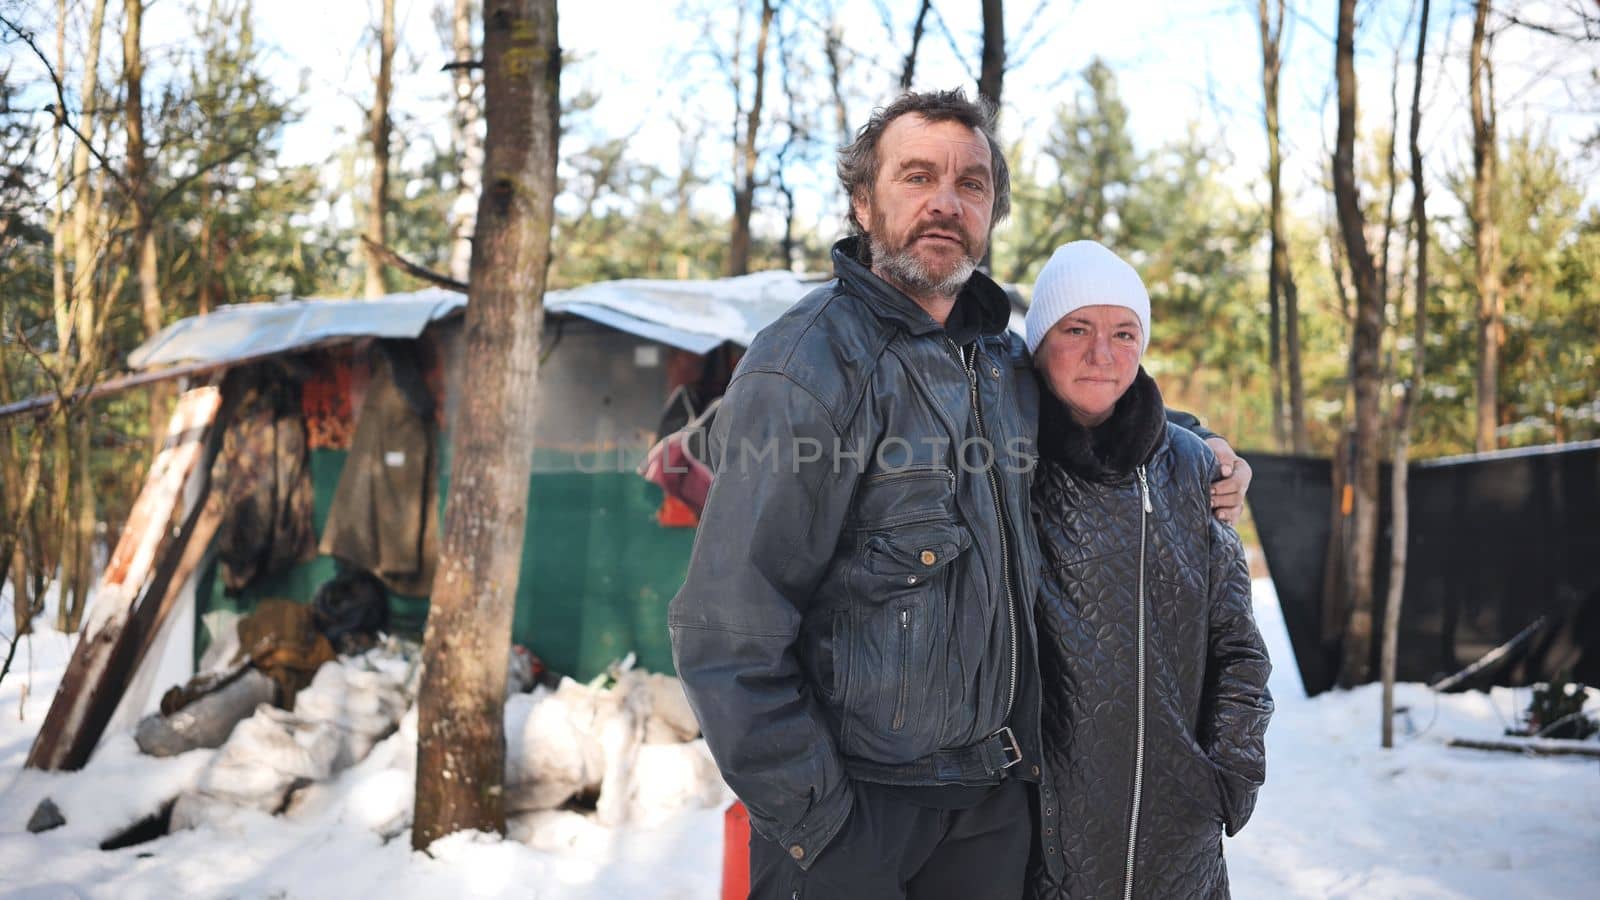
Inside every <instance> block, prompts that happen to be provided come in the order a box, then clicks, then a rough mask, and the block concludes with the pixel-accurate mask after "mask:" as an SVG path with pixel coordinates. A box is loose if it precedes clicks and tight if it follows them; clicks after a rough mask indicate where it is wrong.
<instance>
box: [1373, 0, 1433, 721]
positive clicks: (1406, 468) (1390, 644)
mask: <svg viewBox="0 0 1600 900" xmlns="http://www.w3.org/2000/svg"><path fill="white" fill-rule="evenodd" d="M1427 47H1428V0H1422V19H1421V21H1420V22H1419V23H1418V25H1417V58H1416V73H1415V76H1414V78H1413V79H1412V82H1411V128H1410V133H1409V138H1410V145H1411V230H1412V235H1413V240H1414V241H1415V243H1416V245H1417V283H1416V288H1415V290H1416V311H1415V313H1414V316H1415V318H1414V319H1413V320H1412V323H1411V327H1412V332H1411V378H1410V380H1408V381H1407V382H1406V390H1405V393H1404V394H1403V395H1401V397H1400V405H1399V408H1397V409H1396V410H1395V424H1394V469H1393V472H1394V475H1393V479H1392V481H1391V483H1390V490H1391V494H1390V497H1389V509H1390V516H1389V524H1390V529H1391V532H1390V543H1389V594H1388V596H1387V597H1386V598H1385V599H1384V607H1383V651H1382V654H1381V665H1382V678H1383V728H1382V742H1383V746H1384V747H1385V748H1389V747H1393V746H1394V678H1395V666H1396V658H1397V657H1398V655H1399V650H1400V605H1401V602H1402V600H1403V599H1404V596H1405V585H1406V543H1407V541H1408V540H1409V539H1410V534H1411V526H1410V522H1411V516H1410V511H1411V504H1410V501H1409V499H1408V498H1407V496H1406V485H1407V482H1408V481H1409V477H1408V476H1409V474H1410V465H1409V456H1410V452H1411V411H1412V409H1414V408H1415V407H1416V405H1417V398H1418V396H1419V395H1420V393H1421V391H1422V375H1423V363H1424V362H1425V360H1426V355H1427V354H1426V351H1427V341H1426V338H1427V336H1428V203H1427V200H1428V192H1427V190H1426V187H1425V186H1424V184H1423V180H1424V179H1423V169H1422V147H1421V145H1420V144H1418V142H1417V136H1418V135H1419V134H1421V133H1422V64H1423V62H1424V60H1425V59H1426V52H1427Z"/></svg>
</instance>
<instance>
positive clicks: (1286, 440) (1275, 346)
mask: <svg viewBox="0 0 1600 900" xmlns="http://www.w3.org/2000/svg"><path fill="white" fill-rule="evenodd" d="M1276 6H1277V10H1276V14H1275V15H1274V14H1273V12H1272V9H1271V7H1270V6H1269V4H1268V2H1267V0H1259V3H1258V16H1259V25H1260V31H1261V86H1262V91H1263V93H1264V94H1265V100H1266V102H1265V104H1264V105H1263V110H1264V114H1265V118H1266V128H1267V182H1268V185H1269V189H1270V192H1271V201H1270V204H1271V208H1270V210H1269V212H1268V215H1269V216H1270V227H1271V229H1272V254H1271V257H1270V262H1269V265H1268V268H1267V311H1268V323H1269V327H1268V331H1269V332H1270V334H1271V341H1272V344H1271V347H1270V349H1269V350H1268V359H1269V361H1270V365H1271V369H1272V431H1273V435H1274V437H1275V438H1276V440H1277V442H1278V446H1279V447H1280V448H1281V447H1284V446H1290V447H1292V448H1293V450H1294V452H1295V453H1307V452H1309V450H1310V447H1309V440H1308V438H1307V436H1306V418H1305V403H1306V395H1305V384H1304V381H1303V379H1302V377H1301V373H1300V298H1299V291H1298V290H1297V289H1296V287H1295V282H1294V272H1293V271H1292V270H1291V268H1290V266H1289V237H1288V234H1287V233H1286V232H1285V228H1284V209H1283V179H1282V172H1283V154H1282V150H1281V148H1280V145H1279V141H1278V76H1279V73H1280V72H1281V71H1282V67H1283V23H1284V0H1277V4H1276ZM1285 357H1287V363H1288V367H1287V368H1288V372H1287V376H1288V377H1287V381H1288V397H1287V405H1286V403H1285V397H1284V382H1285V371H1284V362H1285Z"/></svg>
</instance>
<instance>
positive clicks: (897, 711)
mask: <svg viewBox="0 0 1600 900" xmlns="http://www.w3.org/2000/svg"><path fill="white" fill-rule="evenodd" d="M910 671H911V608H910V607H907V606H903V607H901V608H900V694H899V696H898V697H897V698H896V699H895V702H894V721H893V722H891V723H889V728H890V730H891V731H899V730H900V729H901V728H904V727H905V724H906V696H907V695H908V694H909V693H910V692H911V678H910V675H909V673H910Z"/></svg>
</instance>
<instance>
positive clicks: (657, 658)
mask: <svg viewBox="0 0 1600 900" xmlns="http://www.w3.org/2000/svg"><path fill="white" fill-rule="evenodd" d="M345 456H346V454H345V452H344V451H341V450H313V451H311V473H312V482H313V488H314V493H315V498H316V499H315V511H314V516H315V522H316V526H317V531H318V533H319V534H320V533H321V531H322V527H323V524H324V523H325V522H326V521H327V518H328V510H329V507H330V506H331V504H332V502H333V494H334V489H335V488H336V486H337V485H338V483H339V473H340V471H341V470H342V469H343V467H344V460H345ZM539 461H540V462H541V463H543V464H542V465H540V466H538V467H536V468H537V469H539V470H542V471H536V473H535V474H534V475H533V476H532V478H531V480H530V485H529V515H528V527H527V532H526V536H525V538H524V549H523V556H522V577H521V579H520V583H519V585H518V588H517V607H516V615H515V621H514V623H513V626H512V640H514V641H516V642H517V643H519V644H523V645H525V646H527V647H528V648H529V649H530V650H532V651H533V652H534V653H535V654H536V655H538V656H539V657H540V658H541V659H543V660H544V662H545V665H546V666H548V667H549V668H550V669H552V670H553V671H556V672H560V673H563V674H568V675H572V676H574V677H576V678H578V679H580V680H587V679H589V678H592V677H594V676H595V675H597V674H599V673H600V672H602V671H604V670H605V667H606V666H607V665H608V664H609V663H610V662H611V661H612V660H615V659H618V658H620V657H622V656H623V655H625V654H627V653H628V652H630V651H631V652H633V653H636V654H637V655H638V659H639V665H640V666H642V667H643V668H645V669H648V670H650V671H656V672H671V671H673V668H672V650H671V645H670V643H669V639H668V634H667V624H666V622H667V603H668V601H670V600H671V599H672V596H673V594H675V593H676V592H677V590H678V587H679V585H681V584H682V583H683V578H684V574H685V572H686V570H687V567H688V563H689V551H690V548H691V546H692V545H693V542H694V531H693V529H688V528H662V527H661V526H660V525H658V524H656V519H655V512H656V509H657V507H659V506H660V504H661V489H660V488H658V487H656V486H655V485H652V484H650V483H648V482H646V481H645V480H644V479H642V478H640V477H639V476H638V475H636V474H634V473H633V472H631V471H604V472H597V473H592V474H590V473H585V472H581V471H576V470H575V469H574V468H573V467H572V466H571V465H567V466H563V465H560V462H561V461H559V460H554V461H553V460H549V459H547V458H544V457H541V459H540V460H539ZM552 468H555V469H565V471H550V469H552ZM440 471H441V472H444V473H448V471H449V451H448V447H447V448H445V453H444V456H443V459H442V460H441V465H440ZM448 482H449V479H448V476H447V475H442V476H441V478H440V485H441V490H440V496H441V503H440V506H441V510H442V508H443V499H442V498H443V496H444V494H445V492H446V491H447V490H448ZM441 520H442V516H441ZM336 572H337V564H336V563H335V562H334V560H333V559H332V558H330V557H326V556H318V557H317V558H316V559H314V560H311V561H309V562H306V563H302V564H300V565H297V566H293V567H291V568H289V569H287V570H285V571H282V572H277V573H273V574H272V575H268V576H264V577H262V578H260V579H258V580H257V581H256V582H254V583H252V584H251V585H249V586H248V587H246V588H245V589H244V591H242V592H241V593H240V594H238V595H229V594H227V593H226V592H225V590H224V589H223V586H222V581H221V579H220V578H218V577H216V567H215V564H214V563H208V564H207V566H206V568H205V569H204V570H203V571H202V573H201V576H200V578H201V580H200V583H199V585H198V593H197V601H198V603H199V607H200V612H201V613H202V614H203V613H205V612H207V611H210V610H215V609H229V610H235V611H239V612H245V611H248V610H250V609H254V608H255V605H256V604H257V603H258V602H260V601H261V600H263V599H265V598H267V597H286V598H289V599H293V600H297V601H300V602H302V603H309V602H311V598H312V597H313V596H314V595H315V594H316V590H317V588H318V587H319V586H320V585H321V584H322V583H323V582H325V581H327V580H328V579H329V578H332V577H333V576H334V574H335V573H336ZM389 607H390V618H391V621H392V624H393V626H394V627H395V628H396V629H397V630H400V631H404V632H410V633H413V634H416V635H420V634H421V632H422V628H423V624H424V622H425V620H426V618H427V608H428V601H427V600H426V599H425V598H416V597H404V596H399V595H395V594H391V595H390V598H389ZM196 629H197V633H196V641H195V655H196V659H198V658H199V657H200V655H201V654H203V653H204V652H205V648H206V647H207V646H209V644H210V643H211V635H210V634H209V633H207V632H206V629H205V625H204V623H203V621H201V620H200V617H198V616H197V617H196Z"/></svg>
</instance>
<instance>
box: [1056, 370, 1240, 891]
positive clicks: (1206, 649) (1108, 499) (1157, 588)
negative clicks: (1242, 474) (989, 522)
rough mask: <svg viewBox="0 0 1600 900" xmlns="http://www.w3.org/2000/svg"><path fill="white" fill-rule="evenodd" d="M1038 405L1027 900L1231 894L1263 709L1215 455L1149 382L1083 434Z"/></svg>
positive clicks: (1142, 377)
mask: <svg viewBox="0 0 1600 900" xmlns="http://www.w3.org/2000/svg"><path fill="white" fill-rule="evenodd" d="M1041 394H1042V396H1041V401H1040V405H1041V419H1040V436H1039V440H1040V453H1041V457H1042V461H1041V464H1040V468H1039V471H1038V473H1037V475H1036V479H1035V483H1034V486H1033V501H1034V502H1033V517H1034V520H1035V523H1036V526H1037V529H1038V536H1039V542H1040V548H1041V550H1042V552H1043V556H1044V571H1043V581H1042V585H1041V590H1040V594H1039V599H1038V606H1037V608H1036V611H1035V615H1036V618H1037V624H1038V630H1039V665H1040V671H1041V677H1042V679H1043V691H1044V697H1043V702H1044V709H1043V718H1042V726H1043V734H1044V739H1045V751H1044V752H1045V759H1046V779H1045V781H1044V783H1043V784H1042V785H1041V787H1040V813H1041V817H1040V835H1039V837H1040V840H1039V842H1038V852H1037V854H1036V858H1035V859H1034V860H1033V862H1032V865H1031V866H1030V878H1029V882H1030V890H1031V892H1032V894H1033V895H1034V896H1036V897H1042V898H1075V900H1090V898H1095V900H1099V898H1112V900H1114V898H1132V897H1149V898H1163V900H1166V898H1180V897H1181V898H1191V897H1206V898H1211V897H1227V896H1228V876H1227V869H1226V866H1225V865H1224V863H1223V859H1222V833H1223V830H1224V829H1226V831H1227V833H1228V834H1230V835H1231V834H1233V833H1235V832H1237V831H1238V830H1239V829H1240V828H1241V827H1243V826H1244V824H1245V821H1246V820H1247V819H1249V817H1250V812H1251V810H1252V809H1253V808H1254V806H1255V797H1256V790H1257V789H1258V788H1259V787H1260V786H1261V784H1262V781H1263V780H1264V779H1265V776H1266V760H1265V745H1264V741H1263V738H1264V735H1265V732H1266V728H1267V720H1268V718H1269V717H1270V716H1271V714H1272V699H1271V697H1270V696H1269V695H1268V693H1267V675H1268V673H1269V672H1270V670H1271V665H1270V663H1269V662H1268V660H1267V654H1266V648H1265V646H1264V645H1263V644H1262V640H1261V635H1260V633H1259V632H1258V631H1257V630H1256V626H1255V620H1254V618H1253V617H1252V615H1251V611H1250V579H1249V573H1248V570H1247V568H1246V566H1245V560H1244V552H1243V549H1242V548H1241V546H1240V544H1239V538H1238V536H1237V535H1236V534H1235V533H1234V532H1233V530H1232V529H1231V528H1228V527H1227V526H1224V525H1222V524H1220V523H1218V522H1217V521H1216V520H1215V519H1214V518H1213V517H1212V516H1211V512H1210V508H1209V507H1210V504H1209V499H1208V491H1207V486H1208V485H1209V484H1210V482H1211V481H1212V480H1213V476H1214V475H1215V469H1216V461H1215V458H1214V457H1213V456H1212V455H1211V452H1210V450H1209V449H1207V448H1206V447H1205V445H1204V444H1203V443H1202V442H1201V441H1200V440H1199V439H1197V438H1196V437H1195V436H1194V435H1192V434H1189V433H1186V432H1185V431H1183V430H1182V429H1180V428H1177V427H1175V426H1171V425H1168V424H1167V423H1166V421H1165V420H1164V418H1163V416H1162V414H1161V410H1162V403H1161V395H1160V392H1159V391H1158V390H1157V389H1156V385H1155V382H1154V381H1152V380H1151V379H1150V378H1149V376H1148V375H1146V374H1145V373H1144V372H1143V370H1141V371H1140V373H1139V376H1138V379H1137V381H1136V382H1135V384H1134V386H1133V387H1132V388H1130V389H1129V391H1128V393H1127V394H1125V395H1124V396H1123V399H1122V400H1121V401H1120V402H1119V404H1118V406H1117V408H1116V410H1115V412H1114V413H1113V416H1112V418H1111V419H1110V420H1109V421H1108V422H1107V423H1106V424H1105V425H1102V426H1101V427H1099V428H1096V429H1094V430H1093V431H1090V430H1088V429H1084V428H1082V427H1080V426H1077V425H1076V424H1074V423H1072V422H1071V421H1070V419H1069V418H1068V416H1067V413H1066V410H1065V409H1064V407H1062V405H1061V404H1060V402H1059V401H1057V400H1056V399H1055V398H1054V397H1053V396H1052V395H1050V393H1049V392H1048V391H1043V392H1041ZM1057 856H1059V857H1060V859H1061V861H1062V862H1063V863H1064V864H1065V865H1064V869H1065V875H1064V876H1063V877H1061V878H1052V877H1051V876H1050V874H1049V871H1048V869H1057V870H1059V869H1060V868H1061V867H1060V866H1059V865H1051V866H1049V867H1048V868H1047V866H1046V865H1045V863H1047V862H1048V863H1055V860H1054V859H1052V858H1051V857H1057Z"/></svg>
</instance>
